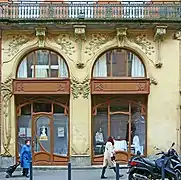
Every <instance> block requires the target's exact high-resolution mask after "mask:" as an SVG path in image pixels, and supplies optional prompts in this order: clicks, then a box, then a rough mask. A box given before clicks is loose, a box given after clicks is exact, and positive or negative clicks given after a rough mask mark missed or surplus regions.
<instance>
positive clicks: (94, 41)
mask: <svg viewBox="0 0 181 180" xmlns="http://www.w3.org/2000/svg"><path fill="white" fill-rule="evenodd" d="M111 39H113V36H111V35H110V34H101V33H98V34H92V35H91V40H90V41H89V44H88V45H87V46H86V47H85V49H86V50H85V53H86V54H88V55H89V56H91V55H93V54H95V51H96V50H97V49H99V48H100V46H101V45H103V44H105V43H107V42H108V41H110V40H111Z"/></svg>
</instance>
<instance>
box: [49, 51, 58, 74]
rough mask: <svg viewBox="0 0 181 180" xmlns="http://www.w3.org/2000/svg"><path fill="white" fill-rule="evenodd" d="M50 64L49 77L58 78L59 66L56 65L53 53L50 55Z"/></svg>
mask: <svg viewBox="0 0 181 180" xmlns="http://www.w3.org/2000/svg"><path fill="white" fill-rule="evenodd" d="M50 64H51V69H50V71H51V73H50V74H51V77H58V72H59V70H58V69H59V64H58V56H57V54H55V53H54V52H51V54H50Z"/></svg>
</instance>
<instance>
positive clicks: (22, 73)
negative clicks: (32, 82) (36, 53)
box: [18, 58, 28, 78]
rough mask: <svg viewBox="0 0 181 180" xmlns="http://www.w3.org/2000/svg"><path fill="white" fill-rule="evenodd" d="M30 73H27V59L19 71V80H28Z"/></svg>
mask: <svg viewBox="0 0 181 180" xmlns="http://www.w3.org/2000/svg"><path fill="white" fill-rule="evenodd" d="M27 77H28V72H27V59H26V58H25V59H24V60H23V61H22V62H21V64H20V66H19V69H18V78H27Z"/></svg>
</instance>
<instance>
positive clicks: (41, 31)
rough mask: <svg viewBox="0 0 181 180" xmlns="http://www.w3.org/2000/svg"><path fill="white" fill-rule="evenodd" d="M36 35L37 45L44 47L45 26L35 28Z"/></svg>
mask: <svg viewBox="0 0 181 180" xmlns="http://www.w3.org/2000/svg"><path fill="white" fill-rule="evenodd" d="M35 32H36V37H38V47H40V48H42V47H45V38H46V28H35Z"/></svg>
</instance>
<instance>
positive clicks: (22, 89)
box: [16, 82, 24, 91]
mask: <svg viewBox="0 0 181 180" xmlns="http://www.w3.org/2000/svg"><path fill="white" fill-rule="evenodd" d="M16 90H17V91H24V86H23V83H21V82H20V83H17V85H16Z"/></svg>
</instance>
